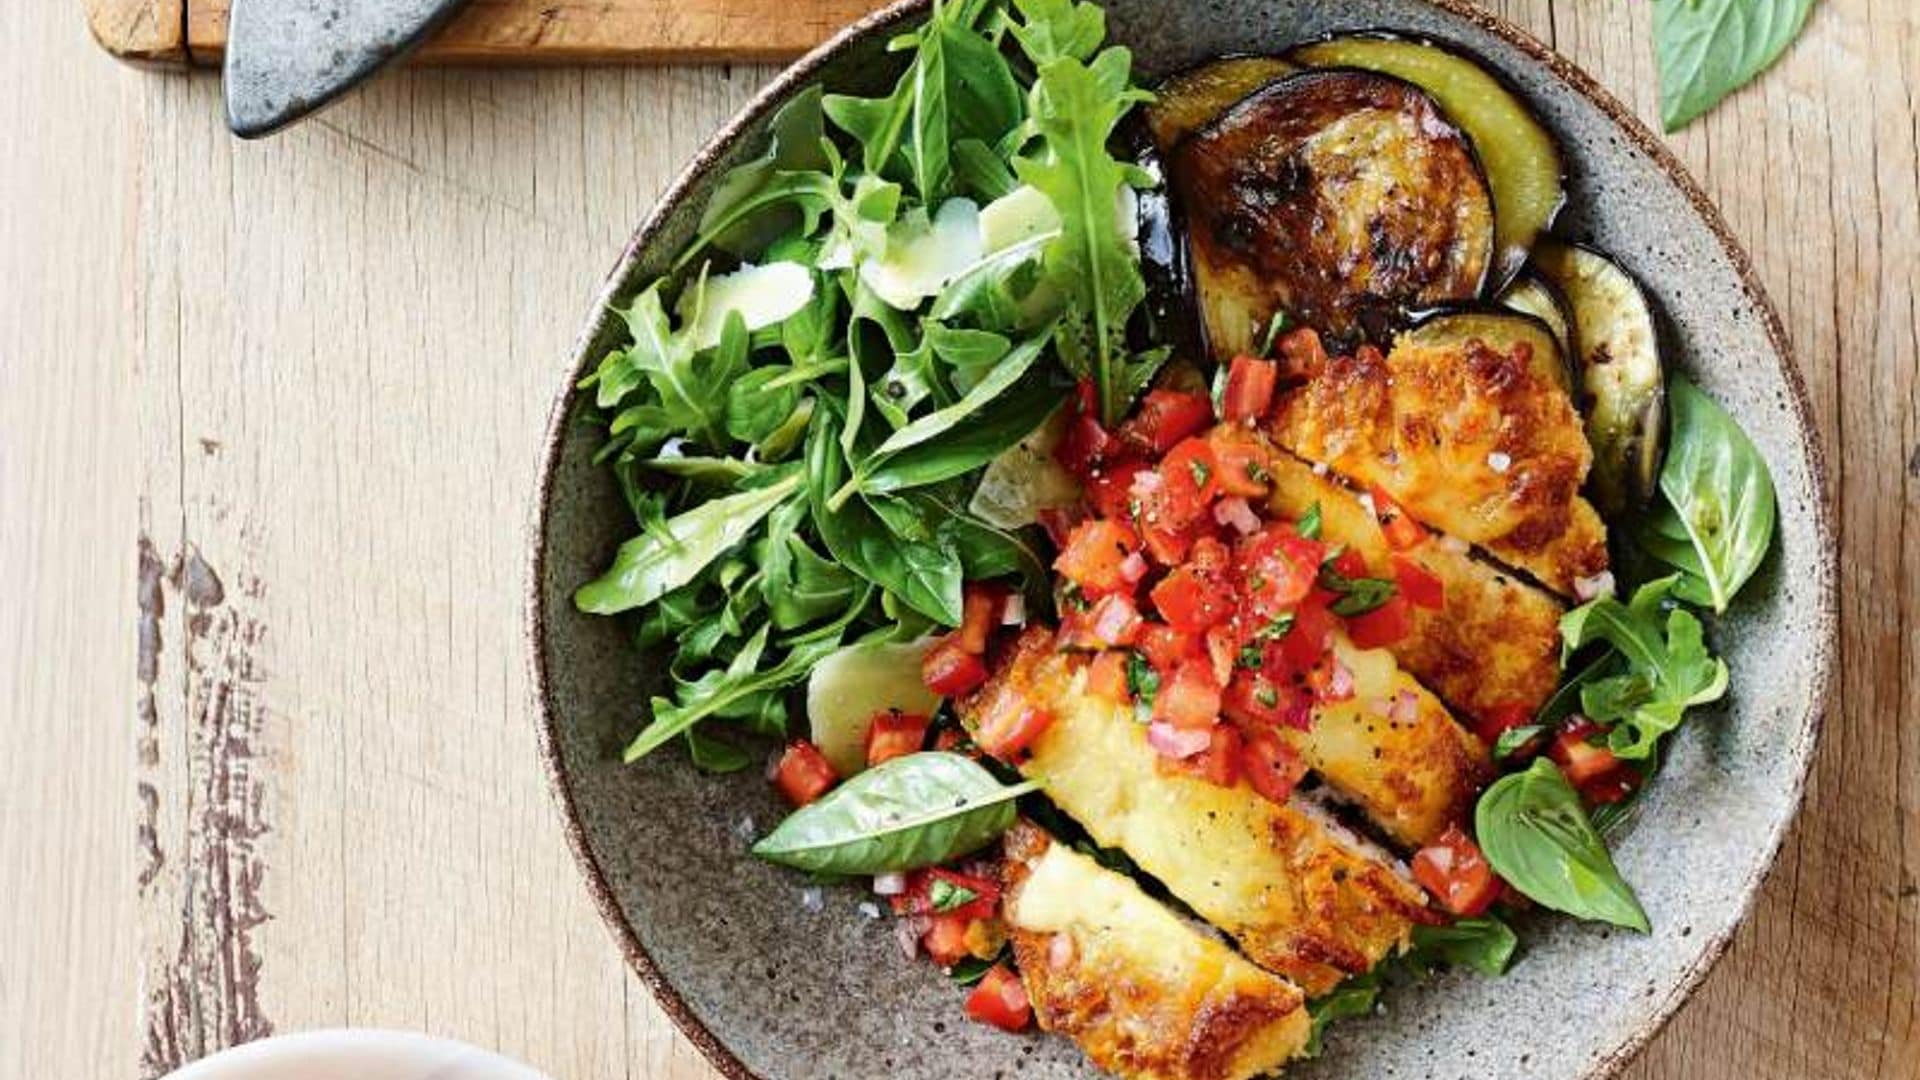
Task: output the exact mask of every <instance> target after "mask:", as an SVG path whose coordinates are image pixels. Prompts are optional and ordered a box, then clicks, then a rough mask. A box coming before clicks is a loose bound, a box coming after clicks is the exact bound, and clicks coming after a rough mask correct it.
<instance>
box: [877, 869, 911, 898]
mask: <svg viewBox="0 0 1920 1080" xmlns="http://www.w3.org/2000/svg"><path fill="white" fill-rule="evenodd" d="M906 891H907V875H905V874H875V875H873V893H874V895H875V896H899V895H900V894H901V893H903V892H906Z"/></svg>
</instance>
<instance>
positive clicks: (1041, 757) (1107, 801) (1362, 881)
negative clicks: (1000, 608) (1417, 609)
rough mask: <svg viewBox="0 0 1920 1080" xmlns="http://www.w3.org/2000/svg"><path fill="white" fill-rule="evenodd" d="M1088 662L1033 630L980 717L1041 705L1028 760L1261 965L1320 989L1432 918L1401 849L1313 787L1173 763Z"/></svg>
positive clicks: (1091, 822)
mask: <svg viewBox="0 0 1920 1080" xmlns="http://www.w3.org/2000/svg"><path fill="white" fill-rule="evenodd" d="M1084 667H1085V660H1084V658H1082V657H1075V656H1070V655H1067V654H1063V653H1060V652H1059V651H1058V650H1056V649H1055V647H1054V643H1053V635H1052V634H1051V633H1049V632H1048V631H1047V630H1046V629H1045V628H1043V627H1033V628H1031V629H1029V630H1028V631H1027V632H1026V633H1025V634H1023V635H1022V636H1021V638H1020V640H1019V641H1018V643H1017V644H1016V645H1015V646H1014V647H1013V649H1012V652H1011V654H1010V655H1009V656H1007V657H1005V658H1003V660H1002V662H1001V664H1000V666H999V669H998V671H997V672H996V673H995V675H994V677H993V678H992V679H991V680H990V681H989V682H988V683H987V685H986V686H985V687H983V688H982V689H981V690H980V691H979V692H977V693H976V694H975V695H974V696H973V697H972V698H970V699H968V700H967V701H965V702H963V703H962V705H961V710H960V714H961V718H962V720H963V721H965V722H966V723H968V724H969V725H973V724H975V723H977V722H978V721H979V718H981V717H983V716H987V715H992V714H993V713H994V712H996V711H997V710H1001V709H1008V708H1025V707H1028V706H1033V707H1036V708H1042V709H1045V710H1047V711H1048V712H1049V713H1051V714H1052V716H1053V723H1052V724H1051V725H1050V726H1049V727H1048V728H1047V730H1046V731H1045V732H1044V733H1043V734H1041V736H1040V737H1039V738H1038V739H1037V740H1035V741H1034V743H1033V746H1032V747H1031V748H1030V756H1029V757H1028V759H1027V760H1026V761H1025V762H1024V763H1023V764H1022V765H1021V766H1020V769H1021V772H1023V773H1025V774H1026V775H1028V776H1032V777H1040V778H1044V779H1045V781H1046V785H1047V788H1046V790H1047V795H1048V797H1049V798H1051V799H1052V800H1053V802H1054V804H1055V805H1057V806H1058V807H1059V808H1060V809H1061V810H1063V811H1065V812H1066V813H1067V815H1068V816H1070V817H1072V818H1073V819H1074V820H1075V821H1078V822H1079V823H1080V824H1081V825H1082V826H1084V827H1085V828H1086V830H1087V832H1088V833H1089V834H1090V835H1091V836H1092V837H1093V839H1094V840H1095V841H1096V842H1097V843H1099V844H1101V845H1103V846H1105V847H1116V848H1119V849H1121V850H1123V851H1125V852H1126V853H1127V854H1128V855H1130V856H1132V857H1133V859H1134V861H1135V862H1137V863H1139V865H1140V868H1141V869H1142V870H1145V871H1146V872H1147V873H1149V874H1151V875H1153V877H1154V878H1156V879H1157V880H1159V881H1160V883H1161V884H1163V885H1165V886H1166V887H1167V889H1168V891H1170V892H1171V893H1172V894H1173V895H1174V896H1176V897H1178V898H1179V899H1180V900H1181V901H1182V902H1184V903H1185V904H1186V905H1187V906H1188V907H1190V908H1192V909H1193V911H1194V913H1195V914H1197V915H1199V916H1200V917H1201V918H1203V919H1206V920H1207V921H1208V922H1210V923H1212V924H1213V925H1214V926H1216V927H1218V928H1219V929H1220V930H1222V931H1223V932H1225V933H1226V934H1227V935H1228V936H1229V937H1232V938H1233V939H1234V940H1235V941H1237V942H1238V943H1239V944H1240V947H1241V950H1242V951H1243V952H1245V953H1246V955H1247V956H1248V958H1250V959H1251V960H1253V962H1254V963H1257V964H1259V965H1260V966H1261V967H1264V968H1266V969H1267V970H1269V971H1273V972H1276V973H1278V974H1281V975H1284V976H1286V977H1287V978H1288V979H1290V980H1292V981H1293V982H1294V983H1295V984H1297V985H1298V986H1299V987H1300V988H1301V989H1303V990H1305V991H1306V992H1307V994H1308V995H1309V996H1315V995H1319V994H1324V993H1326V992H1327V991H1329V990H1331V989H1333V987H1334V986H1335V985H1337V984H1338V983H1339V982H1340V981H1341V980H1342V979H1345V978H1346V977H1348V976H1350V975H1355V974H1359V973H1361V972H1364V971H1367V970H1369V969H1370V968H1372V966H1373V965H1374V964H1375V963H1377V962H1378V961H1379V960H1380V959H1381V958H1382V957H1384V956H1386V955H1388V954H1389V953H1392V952H1396V951H1398V950H1399V949H1401V948H1403V947H1404V946H1405V945H1406V943H1407V941H1408V939H1409V936H1410V935H1411V933H1412V929H1413V925H1414V923H1415V922H1418V921H1426V920H1429V919H1431V918H1432V916H1431V915H1430V913H1429V912H1428V911H1427V908H1426V903H1425V895H1424V894H1423V893H1422V892H1421V891H1420V889H1419V888H1418V887H1417V886H1415V885H1413V884H1412V883H1411V882H1410V881H1408V880H1407V879H1406V878H1405V877H1403V876H1402V875H1401V874H1400V873H1399V872H1398V870H1397V868H1396V867H1395V866H1394V865H1393V863H1392V860H1391V856H1389V855H1387V854H1386V853H1385V852H1384V851H1381V850H1380V849H1378V848H1377V847H1374V846H1373V845H1371V844H1369V843H1368V842H1367V841H1365V840H1363V839H1361V838H1360V837H1358V836H1356V835H1354V834H1352V833H1349V832H1347V831H1346V830H1345V829H1343V828H1342V827H1341V826H1340V825H1339V824H1338V823H1337V822H1335V821H1333V820H1332V818H1331V817H1329V816H1327V815H1325V814H1324V813H1321V812H1318V811H1317V810H1316V808H1315V807H1314V806H1313V805H1312V804H1310V803H1308V802H1306V801H1305V800H1303V799H1302V798H1300V797H1297V796H1296V797H1295V799H1293V800H1292V801H1290V802H1288V803H1287V804H1286V805H1281V804H1278V803H1274V802H1270V801H1268V800H1267V799H1265V798H1263V797H1261V796H1260V795H1258V794H1256V793H1255V792H1254V790H1253V789H1252V788H1251V787H1248V786H1247V785H1246V784H1245V783H1244V782H1242V783H1241V784H1239V785H1238V786H1236V787H1232V788H1225V787H1219V786H1216V785H1214V784H1211V783H1208V782H1207V781H1206V780H1204V779H1202V778H1200V777H1198V776H1191V775H1188V774H1186V773H1184V772H1181V771H1179V770H1178V769H1177V768H1175V769H1170V768H1168V767H1167V762H1166V760H1165V759H1164V758H1162V757H1161V756H1160V755H1159V754H1157V753H1156V752H1154V749H1153V748H1152V747H1151V746H1149V745H1147V729H1146V728H1145V727H1144V726H1142V725H1140V724H1138V723H1135V722H1134V719H1133V710H1132V709H1131V708H1129V707H1127V706H1124V705H1117V704H1114V703H1112V702H1109V701H1106V700H1105V699H1102V698H1099V697H1096V696H1093V695H1091V694H1087V693H1085V692H1084V691H1083V690H1082V689H1081V679H1082V678H1083V676H1082V675H1081V672H1082V671H1083V670H1084Z"/></svg>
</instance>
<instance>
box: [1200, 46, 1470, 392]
mask: <svg viewBox="0 0 1920 1080" xmlns="http://www.w3.org/2000/svg"><path fill="white" fill-rule="evenodd" d="M1168 173H1169V181H1170V183H1171V185H1172V190H1173V194H1174V197H1175V199H1176V200H1177V201H1178V203H1179V206H1180V209H1181V211H1182V212H1183V213H1184V214H1185V216H1186V220H1187V230H1188V237H1187V239H1188V245H1189V247H1190V249H1191V252H1192V258H1193V272H1194V281H1195V286H1196V288H1197V290H1198V294H1199V302H1200V306H1201V312H1202V320H1203V323H1204V326H1205V330H1206V333H1207V342H1208V348H1209V350H1210V352H1211V353H1212V355H1213V356H1214V358H1215V359H1218V360H1226V359H1229V358H1231V357H1232V356H1234V355H1236V354H1239V353H1243V352H1252V351H1254V350H1255V349H1256V347H1257V345H1258V343H1259V340H1260V337H1259V335H1261V334H1262V333H1264V332H1265V330H1266V328H1267V325H1268V324H1269V323H1270V322H1271V321H1272V319H1273V316H1274V314H1275V313H1276V312H1281V311H1284V312H1286V313H1287V314H1288V315H1290V316H1291V317H1292V318H1293V319H1294V320H1295V321H1296V322H1301V323H1305V324H1306V325H1308V326H1313V327H1316V328H1318V329H1320V330H1321V331H1322V332H1323V333H1329V334H1331V335H1332V336H1333V337H1334V339H1335V340H1336V341H1352V340H1355V339H1357V338H1360V337H1363V336H1364V337H1372V338H1375V339H1380V338H1383V337H1384V336H1385V335H1386V334H1387V332H1388V331H1389V330H1390V329H1391V326H1392V325H1393V323H1394V322H1396V321H1397V320H1398V319H1399V317H1400V314H1401V313H1402V312H1403V311H1404V310H1407V309H1409V308H1430V307H1434V306H1436V305H1439V304H1444V303H1447V302H1452V301H1459V300H1465V299H1469V298H1471V297H1473V296H1475V295H1477V294H1478V292H1479V291H1480V286H1481V283H1482V282H1483V281H1484V280H1485V278H1486V274H1487V268H1488V265H1489V264H1490V262H1491V260H1492V258H1493V202H1492V198H1491V197H1490V196H1489V194H1488V190H1487V182H1486V178H1485V177H1484V176H1483V175H1482V173H1481V171H1480V165H1479V162H1478V161H1477V160H1476V159H1475V158H1474V154H1473V147H1472V145H1471V144H1470V143H1469V142H1468V141H1467V138H1466V136H1465V135H1463V134H1462V133H1461V132H1460V129H1459V128H1457V127H1455V126H1453V124H1452V123H1451V122H1449V121H1448V120H1447V118H1446V117H1445V116H1444V115H1443V114H1442V113H1441V111H1440V109H1439V106H1437V105H1436V104H1434V102H1433V99H1432V98H1430V97H1428V96H1427V95H1426V94H1425V93H1424V92H1422V91H1421V90H1420V89H1419V88H1418V87H1416V86H1414V85H1413V84H1412V83H1408V82H1403V81H1401V80H1399V79H1395V78H1392V77H1390V76H1386V75H1377V74H1374V73H1372V72H1365V71H1347V70H1341V71H1317V72H1307V73H1304V74H1300V75H1295V76H1293V77H1291V78H1287V79H1282V80H1281V81H1279V82H1277V83H1274V84H1272V85H1270V86H1267V87H1265V88H1264V89H1261V90H1258V91H1256V92H1254V93H1253V94H1252V95H1251V96H1249V97H1248V98H1247V99H1246V100H1244V101H1242V102H1241V103H1240V104H1238V105H1236V106H1234V107H1233V108H1232V109H1231V110H1229V111H1228V112H1227V113H1226V114H1225V115H1224V116H1222V117H1221V118H1220V119H1219V120H1217V121H1215V122H1214V123H1213V124H1211V125H1209V126H1208V127H1206V128H1204V129H1202V130H1200V131H1198V132H1195V133H1194V134H1193V135H1192V136H1190V137H1189V138H1187V139H1186V140H1185V141H1184V142H1182V143H1181V144H1180V145H1179V146H1177V147H1175V148H1174V149H1173V151H1172V152H1171V153H1170V155H1169V158H1168Z"/></svg>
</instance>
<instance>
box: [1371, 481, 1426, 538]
mask: <svg viewBox="0 0 1920 1080" xmlns="http://www.w3.org/2000/svg"><path fill="white" fill-rule="evenodd" d="M1368 494H1369V495H1371V496H1372V498H1373V514H1374V517H1376V518H1378V519H1379V521H1380V531H1381V532H1383V533H1385V534H1386V536H1387V543H1388V545H1389V546H1391V547H1392V548H1393V550H1395V551H1412V550H1413V549H1414V548H1417V547H1419V546H1420V545H1421V544H1424V543H1426V540H1427V530H1426V529H1425V528H1423V527H1422V526H1421V524H1420V523H1419V522H1417V521H1415V520H1413V519H1412V518H1410V517H1408V516H1407V512H1406V511H1405V510H1403V509H1401V508H1400V504H1399V503H1398V502H1397V501H1395V500H1394V497H1393V496H1392V495H1389V494H1387V489H1385V488H1383V487H1381V486H1379V485H1378V484H1375V485H1374V486H1373V487H1372V488H1371V489H1370V490H1369V492H1368Z"/></svg>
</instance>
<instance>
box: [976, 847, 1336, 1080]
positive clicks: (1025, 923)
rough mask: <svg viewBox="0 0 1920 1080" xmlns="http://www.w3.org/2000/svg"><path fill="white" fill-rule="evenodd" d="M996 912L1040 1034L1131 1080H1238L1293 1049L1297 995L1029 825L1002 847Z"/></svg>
mask: <svg viewBox="0 0 1920 1080" xmlns="http://www.w3.org/2000/svg"><path fill="white" fill-rule="evenodd" d="M1005 850H1006V858H1005V861H1004V862H1003V863H1002V864H1001V882H1002V886H1003V889H1004V893H1003V895H1004V901H1003V911H1004V912H1005V913H1006V918H1007V924H1008V931H1009V934H1010V936H1011V938H1012V941H1013V950H1014V958H1015V961H1016V962H1017V963H1018V965H1019V968H1020V977H1021V980H1022V981H1023V982H1024V983H1025V984H1026V988H1027V996H1028V997H1029V998H1030V999H1031V1000H1032V1002H1033V1011H1034V1016H1035V1018H1036V1019H1037V1020H1038V1021H1039V1023H1040V1026H1041V1028H1043V1029H1045V1030H1047V1031H1052V1032H1057V1033H1059V1034H1062V1035H1065V1036H1067V1037H1068V1038H1070V1039H1072V1040H1073V1041H1074V1042H1075V1043H1076V1044H1078V1045H1079V1047H1080V1049H1081V1050H1082V1051H1084V1052H1085V1053H1086V1055H1087V1057H1088V1058H1090V1059H1091V1060H1092V1061H1093V1063H1094V1064H1095V1065H1098V1066H1099V1067H1100V1068H1102V1069H1104V1070H1106V1071H1108V1072H1110V1073H1113V1074H1114V1075H1116V1076H1121V1077H1127V1078H1132V1080H1247V1078H1250V1077H1254V1076H1259V1075H1263V1074H1266V1073H1270V1072H1272V1071H1273V1070H1274V1069H1276V1068H1278V1067H1279V1066H1280V1065H1282V1064H1283V1063H1285V1062H1286V1061H1287V1060H1288V1059H1289V1058H1292V1057H1293V1056H1295V1055H1296V1054H1298V1053H1299V1052H1300V1050H1301V1048H1302V1047H1304V1046H1305V1045H1306V1041H1307V1036H1308V1033H1309V1031H1310V1030H1311V1027H1312V1023H1311V1021H1310V1020H1309V1019H1308V1017H1307V1010H1306V1001H1305V997H1304V996H1303V995H1302V994H1301V993H1300V990H1299V988H1298V987H1295V986H1293V985H1292V984H1291V983H1288V982H1287V981H1286V980H1285V979H1282V978H1280V977H1279V976H1277V975H1274V974H1272V973H1270V972H1267V971H1263V970H1261V969H1260V968H1258V967H1255V966H1254V965H1253V964H1252V963H1250V962H1248V961H1247V960H1246V959H1244V958H1242V957H1241V956H1240V955H1239V954H1237V953H1235V952H1234V951H1233V950H1232V949H1230V948H1228V947H1227V946H1226V945H1224V944H1222V943H1221V942H1220V941H1218V940H1217V939H1215V938H1214V937H1213V936H1212V935H1211V934H1209V933H1208V932H1207V931H1205V930H1202V929H1200V928H1198V927H1195V926H1193V925H1192V924H1190V923H1188V922H1186V921H1185V920H1183V919H1182V918H1180V917H1179V916H1177V915H1175V914H1174V913H1173V912H1171V911H1169V910H1168V909H1167V908H1166V907H1165V906H1164V905H1162V904H1161V903H1160V902H1159V901H1157V900H1154V899H1152V898H1151V897H1149V896H1147V894H1146V893H1144V892H1142V891H1141V889H1140V887H1139V886H1138V885H1136V884H1135V883H1134V882H1133V881H1132V880H1131V879H1129V878H1127V877H1125V876H1123V875H1121V874H1118V873H1115V872H1114V871H1112V870H1108V869H1107V868H1105V867H1103V866H1101V865H1100V864H1099V863H1096V862H1094V861H1093V860H1092V859H1090V858H1088V857H1087V856H1085V855H1081V854H1079V853H1078V852H1075V851H1073V850H1072V849H1071V848H1068V847H1066V846H1064V845H1060V844H1055V843H1054V842H1053V839H1052V837H1050V836H1048V835H1047V833H1046V832H1045V831H1044V830H1042V829H1040V828H1039V827H1037V826H1034V825H1032V824H1029V823H1026V822H1022V823H1020V824H1018V825H1016V826H1014V828H1013V829H1012V831H1010V832H1009V833H1008V834H1007V837H1006V845H1005Z"/></svg>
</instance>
